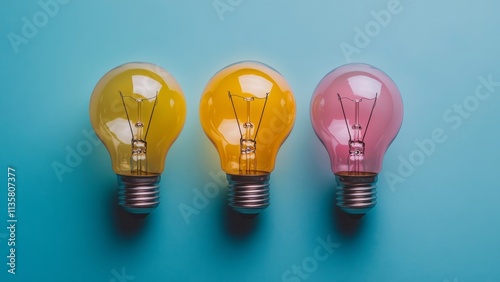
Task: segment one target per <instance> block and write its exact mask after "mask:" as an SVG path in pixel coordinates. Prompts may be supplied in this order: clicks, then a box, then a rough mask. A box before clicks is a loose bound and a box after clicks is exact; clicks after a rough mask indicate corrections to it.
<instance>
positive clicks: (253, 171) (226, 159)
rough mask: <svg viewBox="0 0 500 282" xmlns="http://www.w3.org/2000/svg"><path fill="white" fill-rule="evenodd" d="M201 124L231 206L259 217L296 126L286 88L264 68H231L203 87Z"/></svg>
mask: <svg viewBox="0 0 500 282" xmlns="http://www.w3.org/2000/svg"><path fill="white" fill-rule="evenodd" d="M200 120H201V125H202V127H203V130H204V131H205V133H206V134H207V136H208V138H209V139H210V140H211V141H212V143H213V144H214V146H215V147H216V148H217V151H218V152H219V156H220V163H221V166H222V169H223V170H224V171H225V172H226V174H227V179H228V181H229V191H228V196H229V205H230V206H231V207H232V208H233V209H234V210H236V211H237V212H239V213H242V214H258V213H259V212H260V211H261V210H263V209H265V208H266V207H267V206H268V205H269V179H270V173H271V172H272V171H273V169H274V165H275V160H276V155H277V154H278V150H279V148H280V147H281V144H282V143H283V142H284V141H285V139H286V138H287V137H288V135H289V134H290V131H291V130H292V127H293V124H294V121H295V100H294V97H293V94H292V90H291V89H290V86H289V85H288V83H287V82H286V80H285V79H284V78H283V77H282V76H281V74H279V73H278V72H277V71H276V70H274V69H272V68H271V67H269V66H267V65H264V64H262V63H258V62H253V61H245V62H239V63H235V64H232V65H229V66H227V67H226V68H224V69H222V70H221V71H219V72H218V73H217V74H216V75H215V76H213V77H212V79H211V80H210V81H209V82H208V84H207V86H206V87H205V90H204V93H203V96H202V97H201V102H200Z"/></svg>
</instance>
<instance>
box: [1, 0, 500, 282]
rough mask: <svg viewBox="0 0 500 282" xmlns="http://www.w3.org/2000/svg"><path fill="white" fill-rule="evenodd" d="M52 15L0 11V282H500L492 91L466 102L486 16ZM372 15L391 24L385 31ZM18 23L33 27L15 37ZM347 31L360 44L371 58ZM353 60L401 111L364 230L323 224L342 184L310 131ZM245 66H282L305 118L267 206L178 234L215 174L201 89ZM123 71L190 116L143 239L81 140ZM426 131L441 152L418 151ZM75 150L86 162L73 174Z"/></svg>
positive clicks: (491, 15)
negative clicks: (150, 76) (143, 76)
mask: <svg viewBox="0 0 500 282" xmlns="http://www.w3.org/2000/svg"><path fill="white" fill-rule="evenodd" d="M60 2H61V3H62V2H67V3H66V4H64V5H63V4H57V7H58V9H56V6H55V5H52V6H50V7H49V8H50V9H51V10H50V13H51V15H47V14H46V12H43V11H44V10H43V8H42V6H43V5H41V4H39V3H55V2H53V1H52V2H51V0H41V1H40V2H37V1H22V2H20V1H13V0H4V1H2V3H1V4H0V18H1V25H0V34H1V35H2V37H1V39H0V61H1V67H0V76H1V77H2V80H1V86H2V94H1V95H0V105H1V106H2V111H1V117H2V122H3V134H2V139H1V141H0V142H1V145H2V146H1V147H2V148H3V149H2V150H1V152H0V162H1V166H0V167H1V170H2V172H1V173H0V175H1V176H0V182H2V183H3V184H1V185H0V186H1V187H4V188H2V190H1V191H0V192H1V193H0V210H1V211H2V212H1V218H2V222H0V241H1V242H0V254H1V256H0V281H115V282H118V281H119V282H123V281H327V282H334V281H335V282H338V281H440V282H441V281H453V282H456V281H500V268H499V267H498V265H499V263H500V252H499V250H500V224H499V223H500V220H499V213H500V207H499V205H498V199H499V197H500V189H499V188H500V185H499V183H498V181H497V179H496V176H495V175H497V173H498V172H497V170H498V167H499V162H498V159H499V158H500V150H499V149H498V146H497V138H498V137H499V134H498V132H497V131H498V128H499V126H498V120H499V118H500V115H499V111H498V107H499V106H498V105H499V103H500V84H499V83H496V84H495V83H493V84H491V83H490V85H488V86H489V87H490V88H489V89H488V88H487V87H486V86H483V87H482V88H480V87H479V91H480V92H478V93H479V94H478V95H482V96H481V99H479V98H478V97H475V96H474V95H475V91H476V88H478V86H479V85H485V84H484V82H483V83H482V82H481V79H479V77H482V78H483V81H484V79H486V80H488V79H490V80H492V81H494V82H497V81H498V82H500V67H499V66H500V52H499V50H500V36H499V34H498V26H500V17H499V16H498V11H499V10H500V4H499V3H498V2H495V1H475V2H474V3H472V2H470V1H469V2H466V1H458V2H457V1H439V2H437V1H434V2H430V1H401V2H400V3H399V4H398V2H395V1H394V0H380V1H326V0H322V1H309V2H306V1H264V0H254V1H248V0H220V1H212V0H206V1H194V0H191V1H158V0H149V1H117V0H115V1H78V0H73V1H62V0H61V1H60ZM214 3H215V4H214ZM221 3H222V4H221ZM224 4H225V5H226V6H224ZM214 5H215V6H214ZM216 7H217V8H218V9H219V14H218V12H217V11H218V10H217V9H216ZM382 9H385V10H387V11H389V10H391V11H392V12H390V13H391V17H390V21H389V20H388V17H387V13H382V14H380V13H378V12H379V11H380V10H382ZM372 11H373V13H371V12H372ZM375 14H376V15H382V16H384V15H385V16H386V17H385V18H383V17H382V16H378V17H379V21H381V22H382V24H376V23H374V22H372V21H374V17H375V16H374V15H375ZM44 15H45V16H44ZM34 16H35V19H33V17H34ZM23 17H25V18H26V20H27V21H29V22H31V23H33V20H35V21H37V23H38V25H39V26H40V27H39V28H37V30H36V31H35V30H34V29H31V30H30V29H29V27H25V28H24V29H25V30H24V34H23V26H25V25H29V24H27V23H26V22H23ZM377 27H378V28H377ZM357 28H359V29H360V30H364V29H365V28H368V32H369V33H370V34H371V35H372V37H368V38H364V41H363V40H362V39H363V38H362V37H363V36H362V35H360V34H359V31H358V29H357ZM13 34H15V35H17V36H18V37H16V36H15V35H13ZM21 37H22V38H21ZM28 37H30V38H28ZM13 38H15V39H16V40H14V39H13ZM12 40H14V41H13V43H12V42H11V41H12ZM347 44H349V45H351V47H350V49H349V51H350V52H352V54H351V55H348V54H347V53H348V52H347V53H346V51H345V50H344V52H343V51H342V49H341V46H344V49H345V46H347ZM356 44H357V45H356ZM353 48H356V49H353ZM16 49H17V52H16ZM346 54H347V55H348V56H346ZM349 59H350V60H351V61H353V62H363V63H368V64H372V65H374V66H377V67H378V68H380V69H382V70H383V71H384V72H386V73H387V74H388V75H389V76H391V77H392V79H393V80H394V81H395V82H396V84H397V85H398V86H399V88H400V91H401V93H402V95H403V100H404V103H405V117H404V122H403V126H402V129H401V131H400V134H399V136H398V138H396V140H395V142H394V143H393V144H392V146H391V148H390V149H389V151H388V153H387V155H386V158H385V162H384V169H383V171H382V172H381V174H380V178H379V183H378V184H379V185H378V191H379V194H378V196H379V202H378V204H377V206H376V207H375V208H374V209H373V210H372V211H370V212H369V213H368V214H367V215H366V216H365V217H364V218H363V219H362V220H361V221H353V220H350V219H348V218H346V217H344V216H342V215H340V214H338V212H337V211H336V210H335V209H334V208H333V197H334V187H335V184H334V177H333V175H332V173H331V171H330V167H329V161H328V157H327V155H326V150H325V149H324V148H323V147H322V145H321V143H320V142H319V140H318V139H317V138H316V136H315V135H314V132H313V130H312V127H311V124H310V121H309V101H310V99H311V95H312V92H313V90H314V88H315V86H316V85H317V83H318V82H319V81H320V79H321V78H322V77H323V76H324V75H325V74H326V73H327V72H329V71H330V70H332V69H333V68H335V67H338V66H340V65H342V64H345V63H347V62H348V61H349ZM241 60H257V61H262V62H264V63H266V64H269V65H270V66H272V67H274V68H276V69H277V70H278V71H280V72H281V73H282V75H283V76H284V77H285V78H286V79H287V80H288V82H289V83H290V85H291V86H292V88H293V89H294V92H295V97H296V100H297V105H298V109H297V119H296V124H295V127H294V130H293V131H292V133H291V135H290V136H289V139H288V140H287V142H286V143H285V144H284V146H283V147H282V149H281V151H280V153H279V156H278V159H277V164H276V170H275V171H274V172H273V174H272V180H271V190H272V192H271V193H272V195H271V197H272V198H271V200H272V204H271V206H270V207H269V208H268V209H267V210H266V211H265V212H263V213H262V214H261V215H259V216H258V217H257V218H256V219H255V220H253V221H252V220H248V219H241V218H239V217H238V216H237V215H234V214H232V213H231V212H230V211H228V210H227V208H226V205H225V201H226V196H225V194H226V192H225V191H226V190H225V188H221V189H220V193H219V194H218V195H217V196H216V197H214V198H210V199H208V200H207V201H206V202H203V201H199V202H197V203H196V205H197V206H198V208H199V209H197V212H198V213H197V214H194V215H191V216H190V217H189V218H187V219H186V218H185V217H183V215H182V214H181V212H180V207H184V206H183V205H189V206H191V207H193V200H196V198H195V193H199V192H203V190H204V188H205V187H208V186H210V185H213V183H217V182H214V181H215V180H214V179H213V178H212V177H211V174H218V173H219V172H220V166H219V161H218V157H217V155H216V151H215V148H213V146H212V145H211V144H210V142H209V140H208V138H206V137H205V136H204V134H203V131H202V129H201V126H200V124H199V120H198V102H199V99H200V96H201V93H202V90H203V88H204V86H205V84H206V83H207V82H208V80H209V79H210V77H211V76H212V75H213V74H215V73H216V72H217V71H218V70H220V69H221V68H223V67H225V66H226V65H228V64H231V63H233V62H236V61H241ZM130 61H146V62H151V63H156V64H158V65H160V66H162V67H164V68H165V69H167V70H168V71H169V72H170V73H172V74H173V75H174V77H175V78H176V79H177V80H178V82H179V83H180V84H181V86H182V88H183V90H184V94H185V96H186V98H187V105H188V117H187V120H186V124H185V127H184V130H183V132H182V133H181V135H180V137H179V139H178V140H177V142H176V143H175V144H174V145H173V147H172V149H171V151H170V153H169V155H168V157H167V162H166V170H165V172H164V174H163V179H162V184H161V185H162V187H161V193H162V194H161V199H162V203H161V205H160V207H159V208H158V209H156V210H155V211H154V212H153V213H152V214H151V215H150V216H149V217H148V218H147V219H146V220H144V221H139V220H135V219H133V218H129V217H128V216H127V215H126V214H123V213H122V212H121V211H120V210H119V209H118V208H117V207H116V204H115V202H116V179H115V175H114V173H113V171H112V170H111V165H110V159H109V156H108V155H107V152H106V151H105V149H104V146H103V145H94V144H93V143H92V142H91V141H89V140H88V139H87V137H85V136H84V135H83V133H82V131H90V130H91V126H90V121H89V116H88V104H89V99H90V94H91V92H92V89H93V87H94V86H95V84H96V83H97V81H98V80H99V78H100V77H101V76H102V75H104V74H105V73H106V72H107V71H108V70H110V69H111V68H113V67H115V66H118V65H120V64H122V63H126V62H130ZM488 92H490V93H491V94H490V95H489V96H488V95H487V93H488ZM460 105H463V106H460ZM460 107H462V108H463V109H465V110H463V112H459V111H460ZM434 131H436V132H437V133H434V135H435V134H438V135H439V134H440V135H441V136H439V138H435V139H434V140H433V141H429V140H427V142H426V143H425V142H424V141H423V140H425V139H429V138H430V139H431V140H432V138H433V132H434ZM434 137H436V136H434ZM422 142H424V143H425V144H427V147H426V149H425V150H424V149H420V147H419V146H418V145H417V143H422ZM431 143H432V144H433V145H434V146H432V144H431ZM89 144H91V145H90V147H89V146H88V145H89ZM85 146H87V147H85ZM78 148H80V151H81V152H84V153H85V154H86V155H85V156H80V157H81V159H79V158H75V159H71V158H70V157H68V158H69V159H68V160H66V158H67V155H68V154H69V153H68V152H70V151H71V150H77V149H78ZM89 148H91V149H89ZM84 149H86V151H82V150H84ZM68 161H69V163H71V164H72V165H73V167H71V168H70V169H71V172H66V173H64V174H62V175H60V177H58V176H57V174H56V173H55V171H54V168H53V165H54V163H59V164H65V165H67V164H68ZM412 162H413V164H412ZM408 163H410V165H411V166H412V167H413V169H412V167H409V165H408ZM8 166H12V167H14V168H15V169H16V184H17V190H16V191H17V194H16V203H17V206H16V212H17V213H16V216H17V219H18V222H17V223H16V227H17V228H16V233H15V235H16V243H17V244H16V248H17V249H16V263H17V264H16V273H17V274H16V275H12V274H9V273H8V272H7V270H8V266H7V265H6V263H7V258H6V256H7V255H9V247H8V246H7V243H8V241H7V239H8V238H7V236H10V233H8V232H9V231H8V230H7V229H6V227H7V226H8V224H7V222H6V219H7V181H8V179H7V167H8ZM216 185H217V184H216ZM198 200H199V199H198ZM325 242H327V243H328V242H330V243H331V245H330V246H329V247H326V248H325V247H323V245H325V244H326V243H325ZM294 265H295V266H299V267H300V268H301V269H302V270H301V271H302V273H301V274H299V273H298V272H297V268H296V267H294ZM294 271H295V273H297V274H294ZM300 275H301V276H302V277H300Z"/></svg>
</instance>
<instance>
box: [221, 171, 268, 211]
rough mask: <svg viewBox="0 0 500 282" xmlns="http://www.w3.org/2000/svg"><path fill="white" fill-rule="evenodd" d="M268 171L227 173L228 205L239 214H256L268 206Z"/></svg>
mask: <svg viewBox="0 0 500 282" xmlns="http://www.w3.org/2000/svg"><path fill="white" fill-rule="evenodd" d="M269 179H270V173H264V174H260V175H235V174H228V175H227V180H228V182H229V190H228V200H229V206H230V207H232V208H233V209H234V210H235V211H237V212H239V213H241V214H249V215H252V214H258V213H260V212H261V211H262V210H264V209H265V208H267V206H269Z"/></svg>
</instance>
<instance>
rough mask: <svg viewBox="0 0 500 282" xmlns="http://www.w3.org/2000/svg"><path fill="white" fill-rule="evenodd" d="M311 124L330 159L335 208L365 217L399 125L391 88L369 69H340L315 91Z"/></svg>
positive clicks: (362, 66) (399, 103)
mask: <svg viewBox="0 0 500 282" xmlns="http://www.w3.org/2000/svg"><path fill="white" fill-rule="evenodd" d="M311 121H312V125H313V127H314V131H315V132H316V134H317V135H318V137H319V139H320V140H321V142H322V143H323V145H324V146H325V147H326V150H327V151H328V154H329V155H330V161H331V167H332V171H333V173H334V174H335V176H336V181H337V205H338V206H339V207H340V208H341V209H342V210H344V211H345V212H347V213H350V214H358V215H363V214H365V213H366V212H367V211H368V210H369V209H370V208H372V207H373V206H374V205H375V204H376V186H375V183H376V181H377V175H378V173H379V172H380V170H381V169H382V160H383V158H384V154H385V152H386V150H387V148H388V147H389V145H390V144H391V142H392V141H393V140H394V138H395V137H396V135H397V134H398V132H399V128H400V127H401V123H402V121H403V101H402V99H401V95H400V93H399V90H398V88H397V86H396V84H394V82H393V81H392V80H391V79H390V78H389V77H388V76H387V75H386V74H385V73H383V72H382V71H381V70H379V69H376V68H374V67H372V66H369V65H365V64H348V65H344V66H341V67H339V68H337V69H335V70H333V71H331V72H330V73H328V74H327V75H326V76H325V77H324V78H323V79H322V80H321V81H320V83H319V84H318V86H317V87H316V89H315V90H314V95H313V97H312V101H311Z"/></svg>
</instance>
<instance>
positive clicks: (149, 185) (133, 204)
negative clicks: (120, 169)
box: [117, 175, 161, 214]
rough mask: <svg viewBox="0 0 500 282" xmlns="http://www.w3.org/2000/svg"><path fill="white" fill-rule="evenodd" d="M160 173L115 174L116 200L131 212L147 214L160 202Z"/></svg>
mask: <svg viewBox="0 0 500 282" xmlns="http://www.w3.org/2000/svg"><path fill="white" fill-rule="evenodd" d="M160 178H161V177H160V175H154V176H151V175H148V176H128V175H117V179H118V202H119V204H120V206H122V207H123V208H124V209H125V210H126V211H127V212H129V213H132V214H149V213H150V212H151V211H153V210H154V209H155V208H156V207H157V206H158V205H159V204H160Z"/></svg>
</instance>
